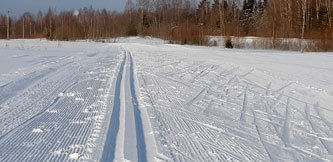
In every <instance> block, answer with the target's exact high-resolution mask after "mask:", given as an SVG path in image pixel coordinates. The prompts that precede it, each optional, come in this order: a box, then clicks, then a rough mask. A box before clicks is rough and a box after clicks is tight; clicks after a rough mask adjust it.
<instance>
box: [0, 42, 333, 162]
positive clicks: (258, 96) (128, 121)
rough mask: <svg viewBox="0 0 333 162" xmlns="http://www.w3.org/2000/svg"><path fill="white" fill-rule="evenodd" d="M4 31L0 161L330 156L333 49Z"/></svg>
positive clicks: (332, 150)
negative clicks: (70, 38) (27, 36)
mask: <svg viewBox="0 0 333 162" xmlns="http://www.w3.org/2000/svg"><path fill="white" fill-rule="evenodd" d="M108 42H112V43H96V42H89V41H77V42H57V41H47V40H39V39H36V40H10V41H7V40H0V161H4V162H12V161H13V162H23V161H33V162H35V161H103V162H104V161H105V162H109V161H133V162H135V161H179V162H180V161H264V162H266V161H333V53H299V52H287V51H273V50H271V51H270V50H241V49H222V48H215V47H198V46H182V45H171V44H166V43H165V42H164V41H162V40H158V39H154V38H139V37H131V38H118V39H115V40H110V41H108Z"/></svg>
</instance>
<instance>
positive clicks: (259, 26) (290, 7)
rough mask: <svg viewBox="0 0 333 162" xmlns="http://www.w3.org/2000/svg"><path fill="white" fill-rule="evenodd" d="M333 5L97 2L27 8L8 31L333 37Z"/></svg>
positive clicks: (80, 35) (274, 0) (51, 35)
mask: <svg viewBox="0 0 333 162" xmlns="http://www.w3.org/2000/svg"><path fill="white" fill-rule="evenodd" d="M332 6H333V1H332V0H211V1H210V0H201V1H199V2H197V0H137V1H136V2H133V1H131V0H128V1H127V4H126V6H125V9H124V12H122V13H118V12H112V11H107V10H105V9H103V10H95V9H93V8H92V7H87V8H81V9H79V10H78V11H59V12H58V11H57V10H56V9H53V8H50V9H49V10H48V11H47V12H41V11H40V12H38V14H32V13H28V12H27V13H24V14H23V15H22V16H20V17H18V18H14V17H11V18H10V19H9V20H10V21H9V24H10V31H9V33H10V38H48V39H56V40H74V39H97V38H109V37H119V36H134V35H142V36H154V37H158V38H162V39H166V40H172V41H175V42H179V43H182V44H205V39H204V38H205V36H207V35H217V36H236V37H244V36H257V37H269V38H273V39H274V38H301V39H315V40H325V41H329V42H332V38H333V29H332ZM7 22H8V18H7V14H2V15H0V38H6V37H7ZM330 44H332V43H330ZM331 46H332V45H331Z"/></svg>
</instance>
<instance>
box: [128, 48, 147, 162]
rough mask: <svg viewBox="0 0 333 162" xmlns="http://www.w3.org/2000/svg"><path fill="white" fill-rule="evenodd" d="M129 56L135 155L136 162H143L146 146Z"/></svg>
mask: <svg viewBox="0 0 333 162" xmlns="http://www.w3.org/2000/svg"><path fill="white" fill-rule="evenodd" d="M129 55H130V65H131V66H130V87H131V94H132V104H133V107H134V117H135V128H136V140H137V154H138V161H139V162H144V161H147V153H146V144H145V137H144V131H143V125H142V119H141V112H140V109H139V103H138V99H137V97H136V93H135V85H134V82H135V81H134V68H133V58H132V55H131V54H129Z"/></svg>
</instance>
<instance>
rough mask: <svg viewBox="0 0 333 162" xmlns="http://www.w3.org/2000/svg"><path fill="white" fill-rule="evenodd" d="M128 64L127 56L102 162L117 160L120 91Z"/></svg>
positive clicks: (115, 97)
mask: <svg viewBox="0 0 333 162" xmlns="http://www.w3.org/2000/svg"><path fill="white" fill-rule="evenodd" d="M125 62H126V55H125V56H124V60H123V62H122V63H121V66H120V70H119V73H118V77H117V81H116V88H115V96H114V101H113V110H112V115H111V120H110V124H109V129H108V132H107V136H106V141H105V144H104V150H103V154H102V158H101V162H110V161H113V160H114V158H115V148H116V142H117V141H116V140H117V134H118V131H119V117H120V115H119V114H120V89H121V81H122V78H123V76H122V75H123V71H124V66H125Z"/></svg>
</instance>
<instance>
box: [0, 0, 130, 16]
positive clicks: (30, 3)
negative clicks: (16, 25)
mask: <svg viewBox="0 0 333 162" xmlns="http://www.w3.org/2000/svg"><path fill="white" fill-rule="evenodd" d="M125 3H126V0H0V13H2V14H5V13H6V11H7V10H8V9H10V10H11V12H12V15H13V16H16V17H17V16H19V15H21V14H23V13H24V12H26V11H29V12H32V13H37V11H38V10H41V11H43V12H44V11H47V9H48V8H49V7H55V8H56V9H57V11H61V10H71V9H78V8H80V7H89V6H90V5H92V6H93V7H94V8H100V9H103V8H106V9H108V10H116V11H122V10H123V8H124V5H125Z"/></svg>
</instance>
